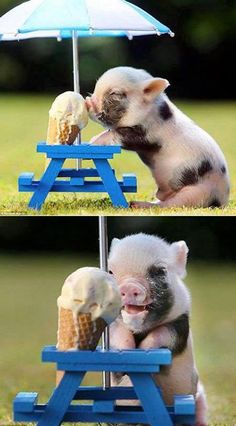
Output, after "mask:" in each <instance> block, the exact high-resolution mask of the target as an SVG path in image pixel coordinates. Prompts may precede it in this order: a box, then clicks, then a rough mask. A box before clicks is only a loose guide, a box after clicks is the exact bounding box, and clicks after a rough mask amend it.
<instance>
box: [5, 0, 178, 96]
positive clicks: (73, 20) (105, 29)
mask: <svg viewBox="0 0 236 426" xmlns="http://www.w3.org/2000/svg"><path fill="white" fill-rule="evenodd" d="M153 34H157V35H161V34H169V35H171V36H172V35H173V33H172V32H171V30H170V29H169V28H168V27H166V26H165V25H163V24H162V23H161V22H159V21H158V20H157V19H155V18H153V17H152V16H151V15H150V14H148V13H147V12H145V11H144V10H142V9H141V8H139V7H137V6H135V5H133V4H132V3H129V2H127V1H125V0H30V1H27V2H24V3H22V4H20V5H19V6H16V7H15V8H13V9H11V10H10V11H9V12H7V13H6V14H5V15H3V16H2V17H1V18H0V40H2V41H7V40H8V41H9V40H11V41H12V40H24V39H29V38H35V37H56V38H57V39H62V38H72V40H73V71H74V90H75V91H76V92H79V90H80V85H79V62H78V37H91V36H92V37H96V36H102V37H104V36H113V37H119V36H127V37H128V38H133V37H134V36H139V35H153Z"/></svg>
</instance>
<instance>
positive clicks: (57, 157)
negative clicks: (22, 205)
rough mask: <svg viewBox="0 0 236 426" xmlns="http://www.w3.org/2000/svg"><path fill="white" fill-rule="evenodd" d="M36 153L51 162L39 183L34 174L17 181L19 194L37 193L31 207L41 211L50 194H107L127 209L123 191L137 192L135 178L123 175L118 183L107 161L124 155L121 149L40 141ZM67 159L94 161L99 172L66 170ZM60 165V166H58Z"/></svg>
mask: <svg viewBox="0 0 236 426" xmlns="http://www.w3.org/2000/svg"><path fill="white" fill-rule="evenodd" d="M37 152H41V153H44V154H46V156H47V158H49V159H51V162H50V164H49V166H48V168H47V170H46V171H45V173H44V174H43V176H42V178H41V180H40V181H37V180H34V174H33V173H23V174H21V175H20V177H19V180H18V187H19V191H20V192H34V195H33V196H32V198H31V200H30V203H29V207H30V208H33V209H37V210H40V208H41V207H42V204H43V203H44V201H45V199H46V197H47V195H48V193H49V192H107V193H108V194H109V196H110V198H111V201H112V203H113V205H114V206H115V207H124V208H127V207H128V206H129V204H128V203H127V201H126V199H125V197H124V194H123V192H137V179H136V177H135V175H131V174H130V175H124V176H123V180H122V181H119V182H118V181H117V179H116V177H115V173H114V170H113V169H112V168H111V166H110V164H109V162H108V159H111V158H113V156H114V154H119V153H120V152H121V147H120V146H117V145H114V146H96V145H89V144H81V145H72V146H68V145H47V144H46V143H45V142H40V143H39V144H38V145H37ZM67 158H72V159H87V160H93V161H94V163H95V167H96V169H92V168H86V169H80V170H75V169H68V168H67V169H64V170H62V165H63V163H64V161H65V160H66V159H67ZM59 164H61V167H59ZM58 177H68V178H71V179H70V180H69V181H68V180H65V181H63V180H56V179H57V178H58ZM86 177H87V178H88V177H100V178H101V181H100V180H93V181H89V180H87V181H85V180H84V178H86Z"/></svg>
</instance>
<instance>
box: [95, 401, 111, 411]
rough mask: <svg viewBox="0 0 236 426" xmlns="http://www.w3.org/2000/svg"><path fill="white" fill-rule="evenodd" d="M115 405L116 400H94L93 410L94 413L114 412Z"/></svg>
mask: <svg viewBox="0 0 236 426" xmlns="http://www.w3.org/2000/svg"><path fill="white" fill-rule="evenodd" d="M114 407H115V401H94V403H93V412H94V413H113V412H114Z"/></svg>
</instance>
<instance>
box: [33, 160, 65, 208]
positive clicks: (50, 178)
mask: <svg viewBox="0 0 236 426" xmlns="http://www.w3.org/2000/svg"><path fill="white" fill-rule="evenodd" d="M63 163H64V159H62V160H58V159H57V160H51V161H50V164H49V166H48V168H47V170H46V171H45V173H44V174H43V177H42V178H41V180H40V182H39V184H38V187H37V189H36V190H35V193H34V194H33V196H32V198H31V200H30V202H29V208H32V209H36V210H39V209H40V208H41V207H42V204H43V203H44V201H45V199H46V197H47V195H48V193H49V191H50V190H51V188H52V186H53V184H54V181H55V179H56V177H57V176H58V173H59V171H60V170H61V168H62V166H63Z"/></svg>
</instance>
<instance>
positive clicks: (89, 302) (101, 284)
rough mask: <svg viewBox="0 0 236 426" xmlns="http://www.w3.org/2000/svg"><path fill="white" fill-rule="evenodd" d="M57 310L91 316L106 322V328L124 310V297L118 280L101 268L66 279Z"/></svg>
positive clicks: (86, 268) (88, 270)
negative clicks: (121, 294) (122, 300)
mask: <svg viewBox="0 0 236 426" xmlns="http://www.w3.org/2000/svg"><path fill="white" fill-rule="evenodd" d="M57 305H58V308H64V309H70V310H71V311H72V312H73V315H74V316H75V317H76V316H77V315H78V314H80V313H91V316H92V320H93V321H95V320H96V319H97V318H103V319H104V320H105V322H106V323H107V324H110V323H111V322H112V321H114V320H115V319H116V318H117V317H118V315H119V313H120V310H121V306H122V303H121V296H120V292H119V288H118V286H117V284H116V281H115V279H114V278H113V277H112V276H111V275H110V274H108V273H107V272H104V271H102V270H101V269H99V268H93V267H85V268H80V269H77V271H75V272H73V273H72V274H71V275H69V277H68V278H67V279H66V281H65V283H64V285H63V287H62V291H61V296H60V297H59V298H58V299H57Z"/></svg>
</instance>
